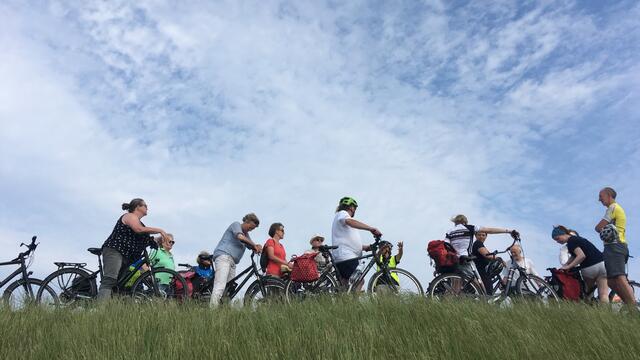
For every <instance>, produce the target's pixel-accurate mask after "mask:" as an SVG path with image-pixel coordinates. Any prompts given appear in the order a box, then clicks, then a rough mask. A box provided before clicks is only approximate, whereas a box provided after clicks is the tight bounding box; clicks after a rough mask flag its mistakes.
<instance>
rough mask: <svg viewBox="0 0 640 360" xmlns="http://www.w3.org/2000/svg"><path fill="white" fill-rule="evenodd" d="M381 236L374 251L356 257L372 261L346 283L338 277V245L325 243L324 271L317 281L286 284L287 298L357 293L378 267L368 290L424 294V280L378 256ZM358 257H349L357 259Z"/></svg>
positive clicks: (392, 293) (368, 285)
mask: <svg viewBox="0 0 640 360" xmlns="http://www.w3.org/2000/svg"><path fill="white" fill-rule="evenodd" d="M380 241H381V239H380V238H379V237H374V242H373V243H372V244H370V245H369V249H370V253H369V254H366V255H363V256H360V257H357V258H355V260H357V261H363V260H365V259H370V261H369V263H368V264H366V265H365V266H364V268H362V269H358V270H357V271H356V272H355V273H354V274H353V275H352V276H351V277H352V278H351V279H349V282H348V283H347V284H342V283H341V282H339V281H338V279H340V278H342V276H341V274H340V270H339V269H338V267H337V266H335V265H336V264H339V263H341V262H338V263H336V262H335V260H334V258H333V255H332V254H331V250H334V249H337V248H338V246H326V245H323V246H321V247H320V248H319V251H320V253H319V254H318V255H316V256H324V257H325V258H326V259H327V266H326V267H325V268H324V269H322V270H321V273H320V276H319V278H318V279H317V280H316V281H313V282H297V281H292V280H289V281H287V284H286V290H285V294H286V299H287V301H288V302H289V303H291V302H294V301H301V300H304V299H307V298H313V297H319V296H327V295H328V296H332V295H335V294H338V293H341V292H342V293H355V292H357V291H358V289H359V288H360V284H363V283H364V280H365V278H366V276H367V274H368V273H369V271H371V269H372V268H373V267H374V266H376V269H377V271H376V272H375V273H374V274H373V275H372V276H371V278H370V279H369V282H368V283H367V293H370V294H373V295H414V296H424V291H423V290H422V285H421V284H420V281H418V279H417V278H416V277H415V276H414V275H413V274H411V273H410V272H408V271H407V270H404V269H401V268H398V267H394V268H391V267H389V261H388V260H387V261H383V260H382V259H380V258H378V257H377V256H376V255H377V253H378V249H379V245H380ZM353 260H354V259H350V260H346V261H353Z"/></svg>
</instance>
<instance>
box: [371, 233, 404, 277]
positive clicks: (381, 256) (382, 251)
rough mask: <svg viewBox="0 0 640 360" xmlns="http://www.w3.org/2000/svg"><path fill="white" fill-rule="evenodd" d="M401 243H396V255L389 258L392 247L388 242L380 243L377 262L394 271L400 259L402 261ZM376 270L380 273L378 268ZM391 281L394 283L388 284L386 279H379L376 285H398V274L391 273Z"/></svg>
mask: <svg viewBox="0 0 640 360" xmlns="http://www.w3.org/2000/svg"><path fill="white" fill-rule="evenodd" d="M403 245H404V244H403V242H402V241H400V242H398V253H397V254H396V255H395V256H391V250H392V249H393V245H391V243H390V242H388V241H381V242H380V248H379V250H378V254H377V257H378V260H379V261H380V263H383V264H385V263H386V264H387V268H388V269H395V268H396V267H397V266H398V264H399V263H400V259H402V247H403ZM377 270H378V271H380V266H378V267H377ZM391 280H392V281H393V282H394V283H393V284H388V282H387V279H385V278H380V280H378V284H387V285H396V286H397V285H400V279H399V278H398V274H396V273H391Z"/></svg>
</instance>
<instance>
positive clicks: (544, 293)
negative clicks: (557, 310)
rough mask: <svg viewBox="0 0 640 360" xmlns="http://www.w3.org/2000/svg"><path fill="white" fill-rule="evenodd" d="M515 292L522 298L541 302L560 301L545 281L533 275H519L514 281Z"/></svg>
mask: <svg viewBox="0 0 640 360" xmlns="http://www.w3.org/2000/svg"><path fill="white" fill-rule="evenodd" d="M515 294H516V295H517V296H520V298H522V299H528V300H533V301H540V302H542V303H543V304H549V303H557V302H559V301H560V298H559V297H558V294H556V292H555V291H554V290H553V288H551V286H550V285H549V284H547V282H546V281H544V280H543V279H541V278H539V277H537V276H535V275H526V276H524V275H521V276H520V277H519V278H518V281H516V288H515Z"/></svg>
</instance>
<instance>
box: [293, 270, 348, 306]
mask: <svg viewBox="0 0 640 360" xmlns="http://www.w3.org/2000/svg"><path fill="white" fill-rule="evenodd" d="M339 291H340V288H339V286H338V281H337V280H336V279H335V278H334V277H333V276H332V275H330V274H329V273H326V274H322V275H320V278H319V279H318V280H316V281H314V282H310V283H303V282H297V281H291V280H289V281H287V283H286V285H285V292H284V293H285V299H286V301H287V303H288V304H291V303H294V302H301V301H304V300H306V299H318V298H321V297H329V298H332V297H334V296H336V295H337V294H338V292H339Z"/></svg>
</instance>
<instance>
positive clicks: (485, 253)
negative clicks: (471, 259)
mask: <svg viewBox="0 0 640 360" xmlns="http://www.w3.org/2000/svg"><path fill="white" fill-rule="evenodd" d="M478 252H479V253H480V255H482V257H483V258H485V259H487V260H498V255H494V254H492V253H490V252H489V250H487V248H486V247H481V248H480V249H478Z"/></svg>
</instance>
